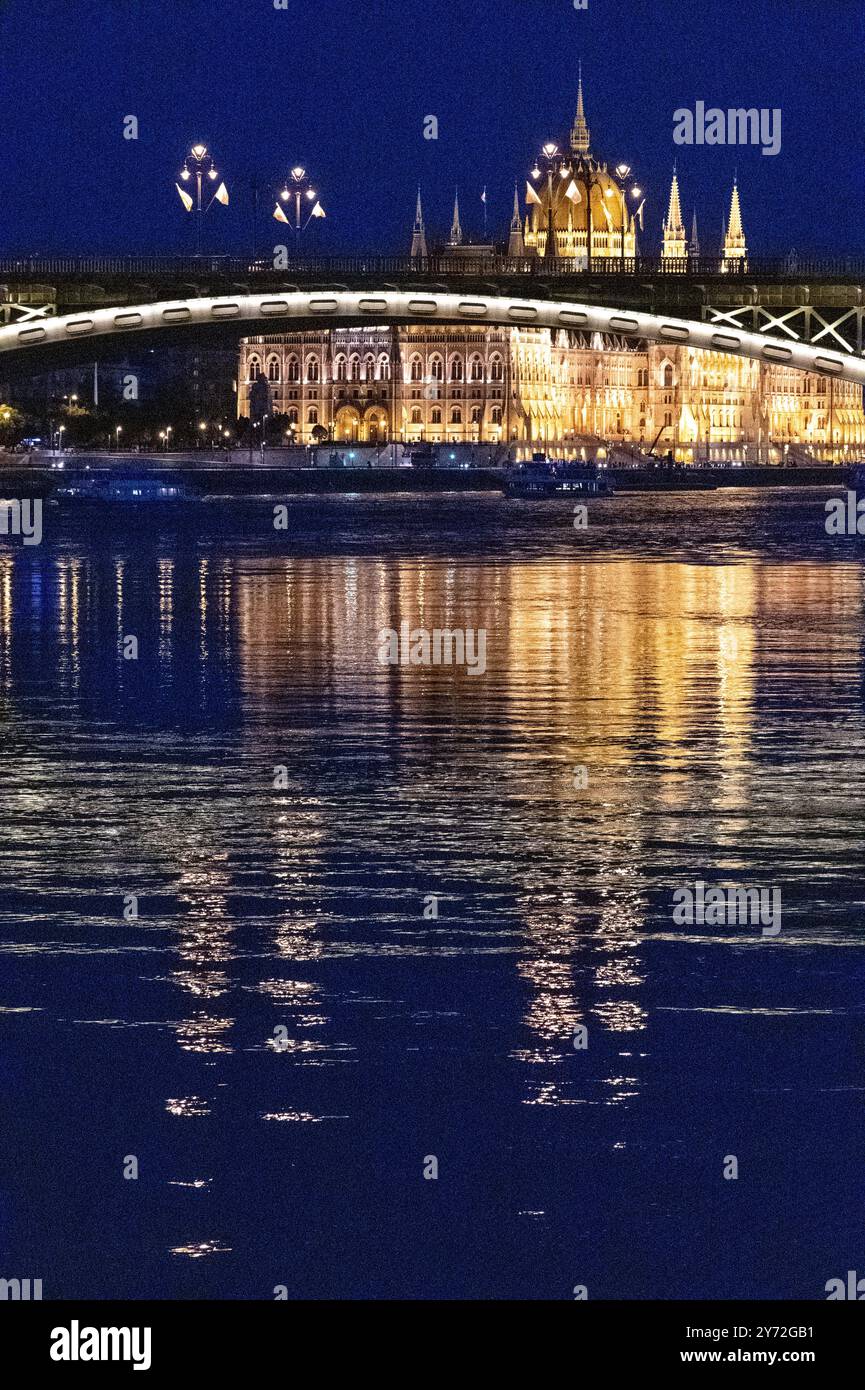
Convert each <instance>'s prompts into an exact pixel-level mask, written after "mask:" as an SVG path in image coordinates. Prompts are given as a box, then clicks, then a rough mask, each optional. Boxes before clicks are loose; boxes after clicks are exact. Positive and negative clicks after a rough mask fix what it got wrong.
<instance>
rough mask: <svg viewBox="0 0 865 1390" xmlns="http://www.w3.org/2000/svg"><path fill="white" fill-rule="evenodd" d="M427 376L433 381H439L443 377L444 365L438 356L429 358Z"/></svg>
mask: <svg viewBox="0 0 865 1390" xmlns="http://www.w3.org/2000/svg"><path fill="white" fill-rule="evenodd" d="M429 374H430V376H431V377H432V379H433V381H441V380H442V379H443V377H444V363H443V362H442V359H441V358H440V357H438V356H435V357H432V358H430V364H429Z"/></svg>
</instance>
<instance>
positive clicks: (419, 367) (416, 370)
mask: <svg viewBox="0 0 865 1390" xmlns="http://www.w3.org/2000/svg"><path fill="white" fill-rule="evenodd" d="M409 376H410V377H411V380H412V381H423V363H422V362H421V360H420V358H419V357H413V358H412V359H411V370H410V372H409Z"/></svg>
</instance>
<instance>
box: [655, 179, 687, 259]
mask: <svg viewBox="0 0 865 1390" xmlns="http://www.w3.org/2000/svg"><path fill="white" fill-rule="evenodd" d="M687 254H688V248H687V245H686V241H685V228H684V226H683V225H682V203H681V200H680V198H679V179H678V176H677V174H676V166H675V165H673V182H672V183H671V185H670V204H669V207H668V209H667V216H666V219H665V221H664V246H663V250H662V251H661V255H662V256H663V257H664V259H665V260H677V261H679V260H684V258H685V256H686V255H687Z"/></svg>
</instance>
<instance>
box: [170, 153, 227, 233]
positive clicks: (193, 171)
mask: <svg viewBox="0 0 865 1390" xmlns="http://www.w3.org/2000/svg"><path fill="white" fill-rule="evenodd" d="M180 177H181V179H182V180H183V183H184V184H188V183H190V181H193V187H194V188H195V198H194V199H193V197H192V195H191V194H190V193H188V192H187V190H186V188H182V187H181V186H180V184H179V183H178V184H175V188H176V189H177V192H178V193H179V194H180V201H181V202H182V203H183V206H184V207H185V208H186V211H187V212H194V213H195V215H196V248H197V249H196V255H198V256H200V255H201V222H202V219H203V217H204V214H205V212H209V210H210V209H211V208H212V207H213V204H214V203H215V202H218V203H222V205H223V206H226V205H227V203H228V189H227V188H226V186H225V184H224V183H220V185H219V187H218V188H217V189H216V191H215V193H214V194H213V197H212V198H211V199H210V202H209V203H208V204H207V207H205V206H204V201H203V190H204V187H205V184H204V180H205V178H207V179H209V180H210V182H211V183H215V182H216V180H217V179H218V178H219V171H218V170H217V168H216V165H215V163H214V161H213V156H212V154H211V153H210V151H209V150H208V148H207V146H206V145H202V144H201V143H200V142H199V143H198V144H195V145H193V146H192V147H191V149H190V150H189V153H188V154H187V156H186V158H185V159H184V161H183V168H182V169H181V171H180Z"/></svg>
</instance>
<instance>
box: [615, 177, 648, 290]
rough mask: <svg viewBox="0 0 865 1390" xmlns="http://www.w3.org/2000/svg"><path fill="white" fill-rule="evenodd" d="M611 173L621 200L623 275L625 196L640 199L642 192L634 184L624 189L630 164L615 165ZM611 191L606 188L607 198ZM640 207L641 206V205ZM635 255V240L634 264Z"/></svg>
mask: <svg viewBox="0 0 865 1390" xmlns="http://www.w3.org/2000/svg"><path fill="white" fill-rule="evenodd" d="M613 173H614V177H615V180H616V184H617V186H618V189H619V193H620V194H621V198H622V247H621V251H622V261H621V264H622V273H623V274H624V270H625V226H626V223H627V220H628V201H627V195H628V194H629V193H630V195H631V197H632V198H640V197H642V193H643V190H642V189H641V188H638V187H637V185H636V184H632V185H631V187H630V188H628V187H626V185H627V181H628V179H629V178H630V176H631V166H630V164H617V165H616V167H615V170H614V171H613ZM612 191H613V190H612V189H611V188H608V189H607V195H608V196H609V195H611V194H612ZM640 206H642V204H641V205H640ZM636 254H637V243H636V240H635V241H634V261H635V262H636ZM635 268H636V266H635Z"/></svg>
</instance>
